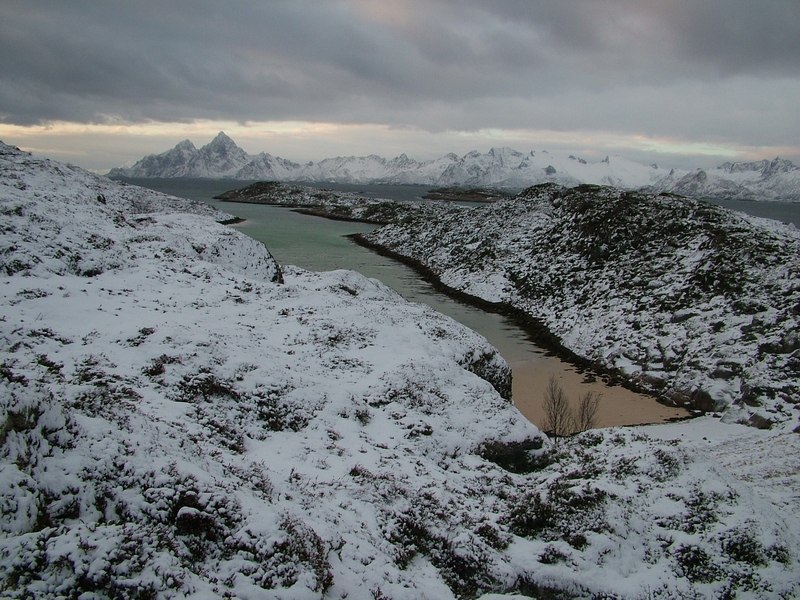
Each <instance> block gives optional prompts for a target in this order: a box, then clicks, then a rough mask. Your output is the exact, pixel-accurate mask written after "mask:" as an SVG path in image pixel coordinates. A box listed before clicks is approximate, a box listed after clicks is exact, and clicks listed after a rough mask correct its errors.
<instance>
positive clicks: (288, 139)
mask: <svg viewBox="0 0 800 600" xmlns="http://www.w3.org/2000/svg"><path fill="white" fill-rule="evenodd" d="M220 131H224V132H225V133H226V134H227V135H229V136H230V137H231V138H232V139H233V140H234V141H235V142H236V143H237V144H238V145H239V146H241V147H242V148H243V149H244V150H245V151H246V152H248V153H249V154H258V153H259V152H268V153H270V154H272V155H273V156H280V157H282V158H286V159H289V160H292V161H295V162H300V163H303V162H308V161H319V160H322V159H324V158H331V157H334V156H350V155H355V156H366V155H368V154H378V155H380V156H384V157H386V158H393V157H395V156H398V155H400V154H403V153H405V154H407V155H408V156H410V157H412V158H414V159H416V160H429V159H433V158H438V157H440V156H443V155H444V154H447V153H448V152H455V153H456V154H459V155H463V154H466V153H467V152H469V151H471V150H478V151H481V152H486V151H488V150H489V149H490V148H492V147H501V146H508V147H511V148H514V149H516V150H519V151H522V152H527V151H530V150H536V151H541V150H550V151H568V152H571V153H575V154H581V155H582V156H583V157H585V158H587V159H592V160H602V159H603V158H604V157H605V156H606V155H608V154H618V155H621V156H624V157H626V158H629V159H631V160H635V161H637V162H641V163H645V164H649V163H652V162H659V163H664V164H663V166H665V167H676V168H693V167H703V168H708V167H711V166H716V164H718V163H719V162H721V161H725V160H730V161H751V160H760V159H765V158H766V159H772V158H775V157H776V156H781V157H782V158H787V159H789V160H794V161H798V158H800V148H798V147H792V146H780V147H741V146H730V145H724V144H714V143H709V142H701V141H693V140H681V139H673V138H665V137H654V136H646V135H641V134H638V135H625V134H621V133H619V132H608V131H552V130H529V129H496V128H492V129H480V130H476V131H444V132H436V133H431V132H428V131H424V130H421V129H418V128H410V127H409V128H397V127H390V126H387V125H379V124H338V123H315V122H308V121H267V122H259V123H240V122H235V121H210V120H209V121H194V122H191V123H158V122H152V123H121V122H110V123H105V124H81V123H70V122H55V123H51V124H48V125H37V126H18V125H5V124H0V140H2V141H3V142H5V143H7V144H12V145H15V146H19V147H20V148H22V149H23V150H26V151H29V152H32V153H34V154H36V155H41V156H46V157H49V158H53V159H54V160H59V161H66V162H70V163H73V164H76V165H78V166H81V167H84V168H86V169H89V170H92V171H96V172H100V173H105V172H107V171H108V170H110V169H111V168H113V167H119V166H122V165H125V164H130V163H132V162H135V161H137V160H139V159H140V158H142V157H143V156H146V155H148V154H160V153H162V152H165V151H167V150H169V149H170V148H172V147H174V146H175V144H177V143H178V142H180V141H181V140H184V139H190V140H191V141H192V142H193V143H194V144H195V145H196V146H197V147H200V146H202V145H204V144H206V143H208V142H209V141H211V139H213V138H214V136H216V135H217V133H218V132H220Z"/></svg>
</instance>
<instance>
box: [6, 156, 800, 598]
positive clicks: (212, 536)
mask: <svg viewBox="0 0 800 600" xmlns="http://www.w3.org/2000/svg"><path fill="white" fill-rule="evenodd" d="M229 218H230V215H224V214H219V213H214V211H212V210H211V209H209V208H207V207H204V206H203V205H198V204H192V203H190V202H188V201H181V200H178V199H175V198H170V197H167V196H163V195H161V194H157V193H154V192H149V191H145V190H142V189H140V188H135V187H132V186H125V185H121V184H118V183H114V182H111V181H109V180H106V179H104V178H101V177H97V176H94V175H92V174H89V173H87V172H84V171H81V170H80V169H76V168H73V167H68V166H65V165H61V164H58V163H55V162H51V161H47V160H40V159H37V158H35V157H31V156H29V155H27V154H25V153H23V152H20V151H19V150H17V149H15V148H12V147H9V146H5V145H2V144H0V226H2V229H3V236H2V238H0V244H1V245H0V290H2V294H1V295H0V302H1V303H2V307H3V308H2V317H1V318H0V595H2V596H3V597H8V598H82V599H89V598H142V599H144V598H186V597H188V598H198V599H199V598H221V597H228V598H252V599H256V598H286V599H295V598H350V599H354V598H355V599H361V598H364V599H371V600H374V599H388V598H398V599H399V598H409V599H420V598H430V599H434V598H436V599H439V598H454V597H462V598H475V597H481V596H484V597H486V598H494V597H497V596H495V594H497V595H500V594H509V595H514V594H517V595H518V597H536V598H642V599H644V598H648V599H649V598H714V597H719V598H730V597H734V596H736V597H741V598H792V597H797V596H798V595H800V573H799V572H800V569H798V562H797V561H798V557H800V523H799V522H798V521H799V520H798V517H797V516H796V511H795V510H794V509H795V508H796V506H797V501H798V490H799V489H800V486H799V485H798V474H797V464H798V456H800V442H798V440H799V439H800V436H798V435H797V434H794V433H790V432H788V431H783V430H781V431H762V430H757V429H754V428H749V427H743V426H740V425H734V424H723V423H720V422H719V421H716V420H714V419H711V418H703V419H697V420H694V421H690V422H686V423H683V424H675V425H670V426H659V427H653V428H629V429H608V430H598V431H590V432H587V433H584V434H582V435H580V436H576V437H574V438H570V439H564V440H560V441H559V442H558V443H554V442H552V441H550V440H548V439H547V438H546V437H545V436H543V435H542V434H541V432H539V431H538V430H537V429H536V427H534V426H533V425H531V424H530V423H528V422H527V421H526V420H525V419H524V418H523V417H522V416H521V415H520V413H519V412H518V411H517V410H516V409H515V408H514V407H513V406H512V404H511V403H510V402H509V401H508V400H507V399H506V398H504V396H507V395H508V394H507V391H508V383H509V381H508V378H509V370H508V367H507V366H506V365H505V363H504V362H503V361H502V359H501V358H499V356H498V355H497V354H496V352H495V351H494V350H493V349H492V348H491V347H490V346H488V344H487V343H486V342H485V340H484V339H483V338H481V337H480V336H478V335H477V334H475V333H473V332H471V331H469V330H467V329H465V328H464V327H462V326H460V325H458V324H457V323H455V322H454V321H452V320H450V319H449V318H446V317H444V316H441V315H439V314H437V313H435V312H433V311H432V310H430V309H428V308H426V307H424V306H421V305H417V304H409V303H407V302H405V301H404V300H403V299H402V298H400V297H398V296H397V295H396V294H395V293H394V292H392V291H391V290H389V289H387V288H386V287H384V286H382V285H381V284H379V283H377V282H375V281H372V280H368V279H366V278H364V277H362V276H360V275H358V274H356V273H353V272H346V271H337V272H331V273H322V274H315V273H309V272H305V271H301V270H299V269H296V268H293V267H289V266H278V265H277V264H276V263H275V261H274V260H273V259H272V257H271V256H270V254H269V252H268V251H267V250H266V248H264V247H263V246H262V245H261V244H259V243H256V242H255V241H253V240H251V239H249V238H247V237H245V236H243V235H241V234H239V233H238V232H236V231H234V230H231V229H230V228H227V227H225V226H224V225H220V224H219V223H217V221H221V220H227V219H229Z"/></svg>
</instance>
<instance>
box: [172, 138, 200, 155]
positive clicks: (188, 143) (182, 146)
mask: <svg viewBox="0 0 800 600" xmlns="http://www.w3.org/2000/svg"><path fill="white" fill-rule="evenodd" d="M175 148H177V149H178V150H189V151H192V152H193V151H195V150H197V148H196V147H195V145H194V144H193V143H192V140H189V139H185V140H183V141H182V142H178V143H177V144H176V145H175Z"/></svg>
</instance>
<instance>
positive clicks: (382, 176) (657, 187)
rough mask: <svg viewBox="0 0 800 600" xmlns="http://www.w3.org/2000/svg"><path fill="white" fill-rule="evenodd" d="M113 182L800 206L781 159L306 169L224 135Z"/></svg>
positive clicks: (114, 173)
mask: <svg viewBox="0 0 800 600" xmlns="http://www.w3.org/2000/svg"><path fill="white" fill-rule="evenodd" d="M108 176H109V177H112V178H209V179H240V180H275V181H304V182H331V183H349V184H376V183H379V184H394V185H398V184H418V185H428V186H436V187H443V186H448V187H449V186H459V187H477V186H480V187H503V188H524V187H527V186H530V185H536V184H539V183H557V184H559V185H563V186H567V187H573V186H576V185H580V184H586V183H588V184H595V185H610V186H614V187H617V188H621V189H627V190H630V189H643V190H645V191H648V192H651V193H662V192H668V193H677V194H681V195H687V196H693V197H698V198H714V199H737V200H744V199H747V200H784V201H800V168H798V167H797V166H796V165H794V164H793V163H792V162H791V161H788V160H783V159H780V158H775V159H774V160H772V161H769V160H763V161H758V162H748V163H730V162H729V163H725V164H723V165H720V166H719V167H716V168H714V169H708V170H703V169H695V170H692V171H686V170H683V171H678V170H675V169H672V170H669V169H665V168H662V167H659V166H657V165H643V164H640V163H636V162H633V161H630V160H627V159H624V158H622V157H618V156H614V157H606V158H605V159H604V160H601V161H598V162H589V161H587V160H584V159H583V158H579V157H576V156H575V155H572V154H566V153H550V152H547V151H531V152H528V153H524V152H519V151H517V150H514V149H512V148H492V149H491V150H489V151H488V152H487V153H485V154H482V153H480V152H478V151H475V150H473V151H472V152H469V153H467V154H465V155H464V156H458V155H457V154H454V153H450V154H446V155H444V156H442V157H440V158H437V159H433V160H428V161H422V162H420V161H417V160H415V159H413V158H410V157H408V156H407V155H405V154H401V155H400V156H398V157H395V158H392V159H386V158H383V157H380V156H377V155H375V154H370V155H369V156H360V157H357V156H344V157H343V156H339V157H336V158H326V159H324V160H321V161H319V162H308V163H305V164H300V163H296V162H292V161H290V160H287V159H284V158H280V157H277V156H272V155H271V154H268V153H266V152H261V153H259V154H256V155H250V154H248V153H247V152H245V151H244V150H243V149H242V148H240V147H239V146H238V145H237V144H236V142H234V141H233V140H232V139H231V138H230V137H229V136H227V135H226V134H225V133H224V132H220V133H219V134H218V135H217V136H216V137H215V138H214V139H213V140H212V141H211V142H209V143H208V144H206V145H205V146H202V147H201V148H197V147H195V145H194V144H193V143H192V142H191V141H189V140H184V141H182V142H180V143H179V144H178V145H176V146H175V147H174V148H172V149H171V150H167V151H166V152H163V153H161V154H151V155H148V156H145V157H144V158H142V159H141V160H139V161H137V162H136V163H135V164H133V165H132V166H130V167H118V168H114V169H112V170H111V171H110V172H109V173H108Z"/></svg>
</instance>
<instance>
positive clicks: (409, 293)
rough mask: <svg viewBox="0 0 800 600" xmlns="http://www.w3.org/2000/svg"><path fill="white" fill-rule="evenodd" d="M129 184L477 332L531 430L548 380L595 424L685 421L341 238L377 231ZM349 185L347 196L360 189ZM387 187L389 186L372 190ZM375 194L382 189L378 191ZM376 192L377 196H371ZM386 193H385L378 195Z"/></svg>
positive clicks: (197, 191) (296, 260) (281, 254)
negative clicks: (579, 402) (584, 402)
mask: <svg viewBox="0 0 800 600" xmlns="http://www.w3.org/2000/svg"><path fill="white" fill-rule="evenodd" d="M131 183H135V184H137V185H142V186H143V187H149V188H151V189H155V190H157V191H161V192H165V193H168V194H172V195H175V196H180V197H184V198H190V199H193V200H200V201H203V202H206V203H208V204H212V205H213V206H216V207H217V208H219V209H221V210H224V211H225V212H228V213H231V214H233V215H236V216H237V217H240V218H242V219H245V221H244V222H243V223H240V224H238V225H235V227H236V228H237V229H239V230H240V231H242V232H243V233H245V234H247V235H249V236H250V237H252V238H254V239H256V240H259V241H261V242H263V243H264V244H265V245H266V246H267V247H268V248H269V250H270V252H271V253H272V255H273V256H274V257H275V259H276V260H277V261H278V262H279V263H281V264H293V265H297V266H299V267H301V268H304V269H308V270H312V271H328V270H332V269H351V270H355V271H359V272H360V273H362V274H363V275H365V276H367V277H372V278H375V279H378V280H380V281H382V282H383V283H384V284H386V285H388V286H389V287H391V288H393V289H394V290H396V291H397V292H398V293H400V294H401V295H402V296H403V297H405V298H406V299H407V300H409V301H412V302H422V303H425V304H428V305H429V306H431V307H432V308H434V309H435V310H437V311H439V312H441V313H443V314H446V315H448V316H450V317H452V318H453V319H455V320H457V321H459V322H460V323H462V324H464V325H466V326H467V327H469V328H471V329H473V330H475V331H477V332H478V333H480V334H481V335H483V336H484V337H485V338H486V339H487V340H488V341H489V343H491V344H492V345H493V346H495V347H496V348H497V349H498V350H499V351H500V354H501V355H502V356H503V357H504V358H505V359H506V361H507V362H508V363H509V365H511V367H512V371H513V376H514V386H513V395H514V403H515V404H516V405H517V407H518V408H519V409H520V411H521V412H522V413H523V414H524V415H525V416H526V417H527V418H528V419H530V420H531V421H532V422H534V423H535V424H536V425H539V426H543V425H544V421H543V416H544V415H543V413H542V410H541V404H542V398H543V392H544V389H545V386H546V385H547V382H548V379H549V377H550V376H555V377H556V378H557V379H558V380H559V382H560V383H561V385H562V387H563V388H564V390H565V391H566V392H567V394H568V395H569V396H570V397H572V398H575V399H576V398H577V396H578V395H579V394H583V393H586V392H587V391H595V392H597V393H601V394H603V398H604V399H603V402H602V404H601V409H600V412H599V414H598V422H599V423H598V424H599V425H600V426H604V427H607V426H615V425H633V424H640V423H653V422H663V421H666V420H669V419H672V418H676V417H683V416H686V414H687V413H686V412H685V411H683V410H678V409H674V408H670V407H666V406H663V405H661V404H659V403H657V402H656V401H655V400H654V399H652V398H650V397H647V396H642V395H640V394H635V393H634V392H631V391H629V390H626V389H624V388H621V387H619V386H613V387H609V386H606V385H605V384H604V383H603V382H602V381H601V380H600V379H597V380H595V381H590V380H588V379H587V378H586V377H585V375H584V374H582V373H579V372H578V371H577V370H576V369H575V368H574V367H573V366H572V365H570V364H569V363H566V362H564V361H562V360H560V359H559V358H557V357H555V356H552V355H549V354H548V353H547V352H545V351H544V350H542V349H541V348H538V347H537V346H536V345H535V344H533V343H532V342H531V341H530V340H529V339H528V336H527V334H526V333H525V332H524V331H523V330H522V329H520V328H519V327H517V326H516V325H515V324H514V323H513V322H511V321H509V320H507V319H506V318H505V317H503V316H501V315H497V314H495V313H490V312H485V311H483V310H481V309H478V308H474V307H472V306H468V305H464V304H461V303H459V302H456V301H455V300H453V299H451V298H450V297H448V296H446V295H444V294H442V293H440V292H437V291H436V290H435V289H434V288H433V287H432V286H431V285H430V284H428V283H427V282H426V281H424V280H423V279H422V278H421V277H420V276H419V275H418V274H417V273H416V272H415V271H414V270H412V269H411V268H409V267H407V266H405V265H403V264H402V263H399V262H397V261H394V260H392V259H390V258H386V257H383V256H380V255H378V254H376V253H374V252H371V251H369V250H367V249H365V248H362V247H360V246H358V245H357V244H355V243H353V242H351V241H350V240H349V239H347V238H346V237H344V236H346V235H347V234H351V233H362V232H366V231H370V230H372V229H373V228H374V227H375V226H374V225H369V224H364V223H352V222H343V221H333V220H329V219H324V218H321V217H313V216H309V215H303V214H299V213H296V212H294V211H293V210H291V209H288V208H285V207H280V206H268V205H257V204H239V203H230V202H220V201H217V200H214V199H213V197H214V196H215V195H217V194H219V193H221V192H223V191H226V190H229V189H234V188H240V187H243V186H244V185H247V183H248V182H242V181H214V180H178V179H175V180H149V179H146V180H134V181H131ZM354 187H356V188H358V187H360V186H350V187H349V189H348V190H346V191H360V190H359V189H354ZM373 187H377V188H386V189H387V190H388V189H389V188H391V187H392V186H373ZM401 187H402V188H409V189H403V190H394V191H395V199H402V200H413V199H414V198H413V196H414V195H415V194H419V193H420V190H421V191H422V193H424V188H420V187H419V186H401ZM377 191H380V190H377ZM373 193H377V192H373ZM384 196H389V194H384Z"/></svg>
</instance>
